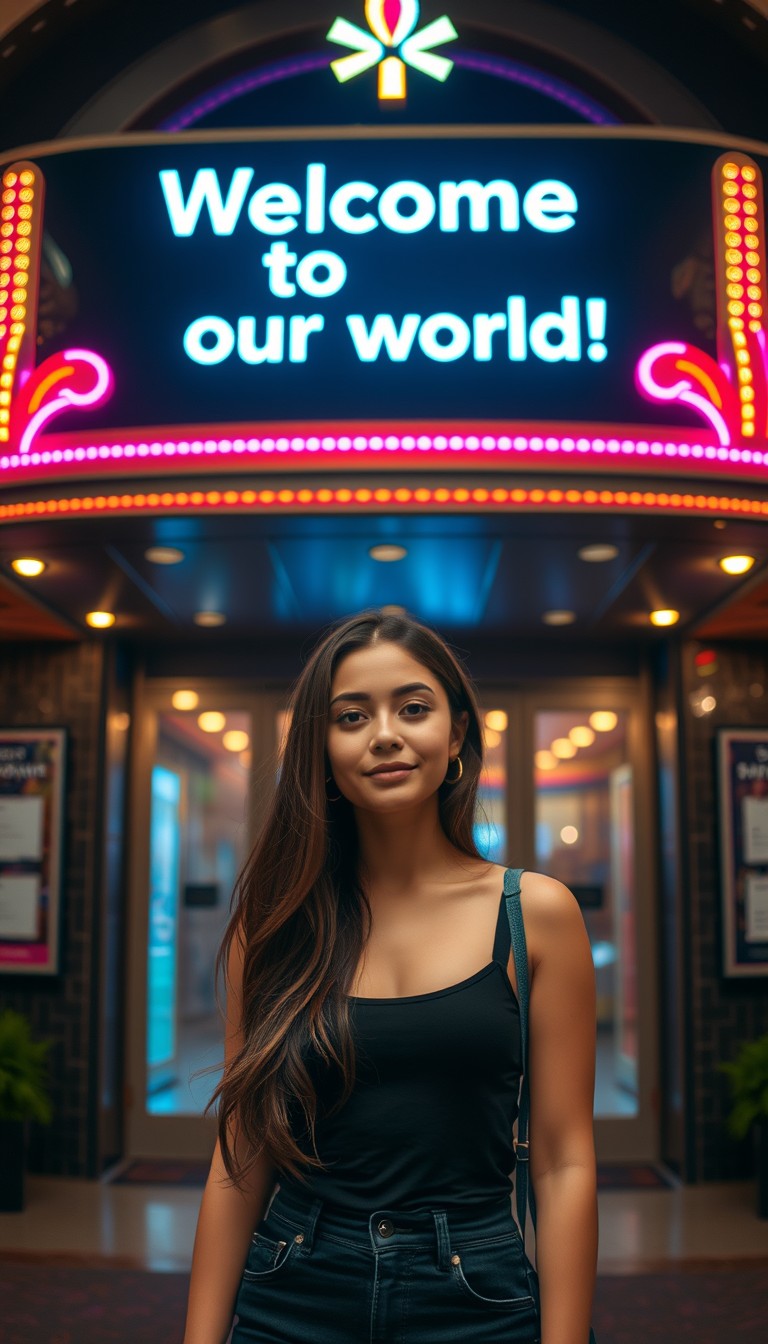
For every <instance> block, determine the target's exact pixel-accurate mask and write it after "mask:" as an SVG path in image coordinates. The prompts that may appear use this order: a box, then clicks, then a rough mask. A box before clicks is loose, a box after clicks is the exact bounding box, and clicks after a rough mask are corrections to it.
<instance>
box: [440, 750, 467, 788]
mask: <svg viewBox="0 0 768 1344" xmlns="http://www.w3.org/2000/svg"><path fill="white" fill-rule="evenodd" d="M454 760H456V761H458V763H459V773H458V775H457V776H456V778H455V779H449V778H448V772H447V771H446V775H445V779H444V780H443V783H444V784H458V782H459V780H460V779H461V776H462V775H463V774H464V762H463V761H462V759H461V757H460V756H455V757H454ZM449 769H450V763H449Z"/></svg>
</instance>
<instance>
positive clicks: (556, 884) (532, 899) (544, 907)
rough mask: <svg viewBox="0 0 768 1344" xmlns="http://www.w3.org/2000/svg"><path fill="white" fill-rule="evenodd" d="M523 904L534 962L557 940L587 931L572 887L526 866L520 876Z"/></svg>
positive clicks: (528, 939)
mask: <svg viewBox="0 0 768 1344" xmlns="http://www.w3.org/2000/svg"><path fill="white" fill-rule="evenodd" d="M520 904H521V906H522V910H523V919H524V921H525V930H526V939H527V942H528V946H529V952H530V953H531V961H532V962H533V964H534V965H535V964H536V963H537V962H539V961H540V960H541V957H542V955H543V954H544V951H545V949H546V948H547V947H552V945H553V942H555V941H556V940H559V939H560V938H564V939H569V938H572V937H573V936H574V935H575V934H578V935H582V934H583V933H584V918H583V915H582V913H581V907H580V905H579V903H578V901H577V900H576V897H575V896H574V894H573V892H572V891H571V889H570V887H567V886H566V885H565V883H564V882H560V881H559V880H558V878H556V877H549V876H548V874H547V873H535V872H528V871H527V870H526V871H525V872H524V873H523V875H522V877H521V879H520Z"/></svg>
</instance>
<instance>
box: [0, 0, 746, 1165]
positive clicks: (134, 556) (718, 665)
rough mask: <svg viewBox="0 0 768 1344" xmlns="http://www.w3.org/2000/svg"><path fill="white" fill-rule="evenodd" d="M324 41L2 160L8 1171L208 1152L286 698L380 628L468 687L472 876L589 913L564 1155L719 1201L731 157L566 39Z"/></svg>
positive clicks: (286, 15)
mask: <svg viewBox="0 0 768 1344" xmlns="http://www.w3.org/2000/svg"><path fill="white" fill-rule="evenodd" d="M321 8H322V7H321V6H318V5H316V4H315V5H311V6H310V5H302V4H295V5H290V4H281V5H280V6H277V5H273V4H268V3H266V4H256V5H251V6H243V7H241V8H239V9H237V10H236V11H235V12H234V13H233V15H231V16H229V21H228V23H226V24H225V23H223V22H222V21H221V19H220V18H218V17H217V16H216V15H215V14H213V13H212V14H211V15H210V16H209V17H208V18H201V19H200V21H199V22H198V23H196V24H193V25H191V26H188V27H185V28H179V30H178V31H177V32H175V33H173V34H171V35H170V36H168V35H166V37H165V39H164V41H163V42H162V43H158V44H156V45H154V46H153V45H149V46H148V47H147V50H146V51H145V53H144V54H143V56H142V57H141V58H140V59H138V60H136V61H133V62H132V63H130V64H127V65H126V67H125V69H124V70H121V71H119V72H118V73H117V74H114V75H113V77H112V78H111V79H110V80H109V81H107V82H106V83H105V84H104V85H103V87H101V88H99V89H98V90H96V92H93V91H92V92H91V93H90V96H88V97H87V98H86V97H85V96H84V97H83V99H82V104H81V105H80V106H77V107H75V108H74V109H73V110H72V115H71V117H70V119H69V121H68V122H67V123H66V125H64V126H61V127H59V128H57V129H56V132H55V134H53V135H51V136H50V137H49V138H47V139H44V140H38V141H34V140H27V141H24V140H19V142H18V143H17V144H14V145H11V146H7V147H5V148H4V149H3V150H2V152H1V153H0V173H1V175H2V191H1V196H2V206H1V209H0V214H1V222H0V357H1V360H2V372H1V373H0V481H1V482H2V484H1V485H0V585H2V588H1V591H2V594H3V599H2V600H3V602H4V606H3V607H2V608H0V621H2V629H3V632H4V641H5V642H4V648H3V653H2V659H3V673H2V679H1V680H2V684H1V685H0V703H1V704H2V717H1V718H0V819H2V818H4V819H5V823H6V824H5V826H3V825H2V824H0V975H2V978H3V991H4V997H6V993H5V992H6V990H7V997H8V1000H9V1002H13V1004H14V1005H15V1006H19V1007H20V1008H22V1009H23V1010H24V1011H27V1012H28V1013H29V1014H30V1016H31V1017H32V1019H33V1021H34V1022H36V1023H37V1024H38V1025H39V1027H40V1028H41V1029H42V1030H44V1031H46V1032H48V1034H52V1035H54V1036H55V1038H56V1039H58V1040H59V1041H60V1050H59V1055H58V1063H57V1064H56V1077H55V1079H54V1088H55V1092H56V1098H57V1104H58V1107H59V1113H60V1115H61V1116H62V1120H63V1121H66V1123H62V1125H61V1126H57V1127H56V1129H57V1132H56V1133H55V1134H53V1133H50V1134H49V1133H46V1132H45V1131H43V1130H42V1128H41V1129H40V1132H39V1133H35V1135H34V1136H33V1144H32V1154H31V1161H32V1164H33V1166H36V1168H37V1169H38V1170H41V1171H52V1172H61V1173H62V1174H65V1173H68V1174H76V1175H83V1176H85V1175H90V1176H94V1175H100V1174H101V1173H102V1172H103V1171H104V1170H106V1169H107V1168H108V1167H110V1166H111V1165H112V1164H114V1163H115V1162H116V1161H120V1160H122V1159H124V1158H130V1157H144V1156H147V1157H149V1156H189V1157H195V1156H206V1155H207V1154H209V1153H210V1150H211V1147H212V1143H213V1136H214V1132H215V1130H214V1121H213V1120H212V1119H211V1118H210V1117H209V1118H207V1119H204V1118H202V1116H201V1110H202V1107H203V1105H204V1104H205V1101H206V1100H207V1098H208V1096H209V1095H210V1092H211V1090H212V1086H213V1083H214V1082H215V1081H216V1079H217V1077H218V1073H217V1066H218V1064H220V1062H221V1059H222V1057H223V1036H222V1031H221V1021H220V1018H219V1016H218V1012H217V1007H216V1002H215V997H214V986H213V959H214V956H215V952H216V948H217V944H218V939H219V938H220V936H221V933H222V931H223V928H224V924H225V923H226V918H227V914H228V905H229V898H230V895H231V891H232V885H233V882H234V879H235V876H236V874H237V871H238V868H239V866H240V864H241V863H242V861H243V860H244V858H245V857H246V854H247V852H248V848H249V842H250V840H251V839H252V837H253V835H254V833H255V829H256V827H257V826H258V821H259V818H260V816H261V815H262V811H263V808H264V805H265V799H266V797H267V796H268V791H269V787H270V784H271V782H272V781H273V779H274V775H275V771H276V770H277V769H279V757H280V745H281V740H282V736H283V734H284V731H285V727H286V717H287V698H288V692H289V690H290V686H291V683H292V681H293V680H294V679H295V677H296V675H297V674H298V671H299V670H300V667H301V666H302V664H303V661H304V659H305V658H306V656H307V652H308V650H309V649H310V648H311V647H312V644H313V643H314V641H315V640H316V639H317V638H318V637H319V636H320V634H321V633H322V632H323V631H324V630H325V629H326V628H327V627H328V626H329V625H330V624H331V623H332V622H334V621H336V620H339V619H341V618H342V617H344V616H347V615H350V614H352V613H353V612H355V611H358V610H364V609H367V608H370V607H376V608H383V609H386V610H404V611H407V612H410V613H412V614H413V615H415V616H417V617H418V618H419V619H422V620H425V621H427V622H428V623H429V624H432V625H434V626H435V628H437V629H438V630H439V631H440V632H441V633H442V634H444V635H445V636H446V637H447V638H448V639H449V641H450V642H451V643H452V644H453V645H454V647H455V648H456V649H457V650H458V651H459V652H460V653H461V655H462V657H464V658H465V659H466V662H467V665H468V668H469V670H470V672H471V673H472V675H473V676H474V677H475V679H476V681H477V683H478V687H479V691H480V699H481V704H482V708H483V714H484V725H485V734H486V751H487V760H486V768H485V772H484V775H483V782H482V788H481V801H482V809H481V814H480V816H479V818H478V822H477V826H476V838H477V843H478V846H479V847H480V849H481V850H482V852H483V853H485V854H487V855H488V857H489V858H491V859H493V860H494V861H495V862H498V863H508V864H510V865H523V866H526V867H528V868H538V869H541V870H543V871H547V872H551V873H553V874H554V875H555V876H557V877H559V878H561V879H562V880H563V881H564V882H566V883H567V884H568V885H569V886H570V887H571V888H572V890H573V891H574V893H575V894H576V896H577V899H578V900H579V902H580V904H581V906H582V910H583V913H584V919H585V923H586V926H587V929H588V932H589V935H590V941H591V944H592V949H593V958H594V962H595V973H596V979H597V986H598V1078H597V1086H596V1098H595V1127H596V1136H597V1144H598V1156H599V1157H600V1158H601V1159H603V1160H605V1161H611V1160H626V1161H630V1162H644V1163H650V1164H653V1163H661V1162H663V1163H664V1164H666V1166H667V1167H668V1168H669V1169H670V1170H671V1171H673V1172H674V1173H675V1174H676V1175H677V1176H678V1177H679V1178H680V1179H681V1180H683V1181H696V1180H707V1179H728V1178H729V1177H736V1176H740V1175H744V1174H746V1173H747V1172H748V1170H749V1169H750V1163H751V1153H750V1151H749V1149H748V1145H746V1144H745V1145H742V1146H741V1147H739V1146H738V1145H736V1144H733V1143H732V1142H730V1141H729V1143H727V1144H726V1143H724V1141H723V1136H724V1133H725V1130H724V1125H725V1117H726V1114H727V1110H728V1098H727V1087H726V1084H725V1080H724V1078H723V1077H722V1075H720V1074H718V1073H717V1071H716V1069H715V1064H716V1061H717V1060H719V1059H725V1058H728V1057H729V1056H731V1055H732V1054H733V1053H734V1051H735V1049H736V1047H737V1045H738V1044H739V1042H740V1041H741V1040H743V1039H747V1038H751V1037H753V1036H756V1035H758V1034H760V1033H761V1032H763V1031H765V1030H766V1027H767V1026H768V997H767V990H766V986H767V985H768V980H767V979H766V977H767V976H768V913H767V912H768V897H767V896H766V882H767V881H768V838H767V837H768V823H767V822H766V820H765V806H766V804H765V789H766V779H768V689H767V686H768V660H767V659H766V642H765V641H766V634H767V633H768V625H767V624H766V616H765V612H766V610H767V609H768V605H767V604H768V583H767V582H766V578H765V568H766V561H767V560H768V546H767V545H766V536H767V535H768V534H767V533H766V528H767V527H768V340H767V331H768V327H767V324H766V286H765V216H764V211H765V186H764V179H765V175H766V173H767V172H768V143H766V142H765V140H764V139H762V138H761V134H762V132H761V133H756V134H755V135H754V136H748V135H745V134H739V135H737V134H734V133H732V132H730V131H728V130H727V129H725V128H724V127H723V125H722V124H720V123H719V122H718V121H717V119H716V118H715V116H714V115H713V114H712V113H711V112H710V111H709V110H708V109H707V107H706V106H705V105H704V104H703V103H702V102H701V101H700V100H699V99H698V98H697V97H696V96H695V95H694V94H693V93H692V92H690V91H688V90H687V89H686V88H685V86H684V85H683V84H681V83H680V81H679V79H677V78H674V77H673V76H672V75H671V74H669V73H668V72H667V71H665V69H664V67H663V66H662V65H660V64H658V63H656V62H654V61H652V60H651V59H650V58H648V57H647V56H645V55H644V54H643V53H642V52H641V51H639V50H637V49H635V48H633V47H631V46H630V45H628V44H627V43H625V42H624V41H623V40H621V39H619V38H618V37H617V36H616V35H615V34H612V33H610V32H608V31H607V30H597V29H595V28H594V26H593V25H590V24H588V23H587V22H586V21H582V20H581V19H579V18H577V17H576V16H575V15H574V14H572V13H566V12H565V11H562V12H561V11H555V10H551V11H549V7H547V6H538V5H537V6H534V5H523V4H521V5H501V4H485V3H479V4H473V5H471V6H470V5H462V4H457V5H452V6H450V8H448V7H446V8H445V10H444V9H443V7H442V6H429V7H427V6H426V5H425V6H424V7H423V12H422V10H421V9H420V6H419V5H418V4H417V3H416V2H415V0H397V3H395V2H394V0H393V2H392V3H383V2H381V0H379V3H376V2H375V0H369V3H368V4H363V3H360V0H354V3H350V4H349V5H346V6H341V7H340V8H339V10H338V12H337V11H336V9H335V8H334V6H333V5H332V6H331V8H330V9H329V10H328V11H327V12H325V13H322V14H321V13H320V11H321ZM289 11H290V12H289ZM545 11H548V12H549V14H550V17H551V14H557V15H559V18H558V22H557V24H554V25H553V24H552V23H551V22H549V21H548V19H547V12H545ZM596 32H599V35H600V40H599V41H597V40H596V38H595V33H596ZM4 836H5V839H3V837H4Z"/></svg>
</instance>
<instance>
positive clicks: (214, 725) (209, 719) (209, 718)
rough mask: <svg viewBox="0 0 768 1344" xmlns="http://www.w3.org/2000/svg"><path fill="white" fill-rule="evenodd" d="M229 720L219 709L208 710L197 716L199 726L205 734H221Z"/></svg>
mask: <svg viewBox="0 0 768 1344" xmlns="http://www.w3.org/2000/svg"><path fill="white" fill-rule="evenodd" d="M226 722H227V720H226V717H225V715H224V714H222V713H220V711H219V710H218V709H206V710H204V711H203V713H202V714H198V716H197V726H198V728H202V730H203V732H204V733H220V732H221V730H222V728H223V727H224V726H225V724H226Z"/></svg>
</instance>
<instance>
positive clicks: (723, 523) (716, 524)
mask: <svg viewBox="0 0 768 1344" xmlns="http://www.w3.org/2000/svg"><path fill="white" fill-rule="evenodd" d="M712 526H713V527H716V528H717V529H718V531H719V532H722V530H723V528H724V527H727V526H728V524H727V523H726V521H725V519H724V518H716V519H715V521H714V523H713V524H712Z"/></svg>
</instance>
